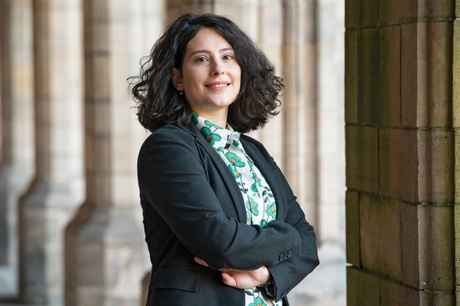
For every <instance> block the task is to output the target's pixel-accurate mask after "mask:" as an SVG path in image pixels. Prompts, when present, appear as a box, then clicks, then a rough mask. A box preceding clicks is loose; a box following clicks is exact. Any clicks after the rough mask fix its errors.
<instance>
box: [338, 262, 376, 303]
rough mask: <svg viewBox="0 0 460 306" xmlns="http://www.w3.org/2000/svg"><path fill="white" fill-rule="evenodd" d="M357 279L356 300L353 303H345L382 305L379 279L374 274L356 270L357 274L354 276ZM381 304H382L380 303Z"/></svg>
mask: <svg viewBox="0 0 460 306" xmlns="http://www.w3.org/2000/svg"><path fill="white" fill-rule="evenodd" d="M354 277H355V278H356V279H357V287H358V294H357V301H356V302H355V303H347V305H348V306H363V305H382V304H380V279H379V277H378V276H376V275H374V274H370V273H368V272H366V271H364V270H360V271H358V275H357V276H354ZM382 306H383V305H382Z"/></svg>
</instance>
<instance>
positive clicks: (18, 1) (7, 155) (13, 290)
mask: <svg viewBox="0 0 460 306" xmlns="http://www.w3.org/2000/svg"><path fill="white" fill-rule="evenodd" d="M0 5H1V6H0V14H1V17H0V31H1V32H0V39H1V41H0V48H1V50H0V53H1V62H0V79H1V101H0V102H1V106H0V111H1V121H0V125H1V127H0V131H1V140H2V142H1V145H0V149H1V153H0V157H1V164H0V270H1V272H2V274H3V275H8V278H9V282H8V283H7V286H0V296H16V294H17V293H18V292H17V291H18V284H17V282H18V275H17V268H18V256H19V253H18V240H19V237H18V209H17V207H18V203H19V198H20V196H21V195H22V194H23V193H24V192H25V190H26V189H27V187H28V186H29V184H30V181H31V179H32V176H33V174H34V171H35V169H34V159H35V156H34V154H35V150H34V133H33V124H34V117H33V116H34V105H33V101H34V96H33V95H34V85H33V69H32V68H33V48H32V46H33V41H32V37H33V35H32V28H33V27H32V1H30V0H10V1H2V2H1V4H0Z"/></svg>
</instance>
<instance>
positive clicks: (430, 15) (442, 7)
mask: <svg viewBox="0 0 460 306" xmlns="http://www.w3.org/2000/svg"><path fill="white" fill-rule="evenodd" d="M457 6H458V5H457ZM455 7H456V5H455V1H452V0H425V1H419V4H418V8H417V11H418V18H419V20H436V21H439V20H446V21H450V20H452V17H453V16H454V14H455Z"/></svg>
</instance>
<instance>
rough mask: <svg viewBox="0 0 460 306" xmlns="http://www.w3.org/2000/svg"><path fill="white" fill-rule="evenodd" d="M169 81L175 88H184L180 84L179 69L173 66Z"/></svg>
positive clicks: (181, 89) (180, 89)
mask: <svg viewBox="0 0 460 306" xmlns="http://www.w3.org/2000/svg"><path fill="white" fill-rule="evenodd" d="M171 81H172V83H173V85H174V87H176V89H177V90H179V91H183V90H184V85H183V84H182V77H181V75H180V71H179V69H176V68H173V70H172V72H171Z"/></svg>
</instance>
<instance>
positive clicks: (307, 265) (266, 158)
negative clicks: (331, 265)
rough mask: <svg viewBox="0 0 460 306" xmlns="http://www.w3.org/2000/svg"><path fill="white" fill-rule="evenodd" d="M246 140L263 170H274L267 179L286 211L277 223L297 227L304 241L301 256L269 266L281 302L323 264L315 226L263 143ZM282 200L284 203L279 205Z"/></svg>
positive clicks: (275, 290)
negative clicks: (308, 219)
mask: <svg viewBox="0 0 460 306" xmlns="http://www.w3.org/2000/svg"><path fill="white" fill-rule="evenodd" d="M245 139H246V140H247V141H248V143H247V145H246V146H245V147H246V148H247V149H249V150H250V151H251V152H252V154H254V155H259V156H258V157H259V158H257V160H258V161H259V164H258V165H257V166H258V167H259V169H266V170H267V171H270V175H268V177H267V179H270V183H271V184H272V187H273V188H276V189H275V190H273V191H274V193H275V197H276V200H277V204H278V206H279V208H280V209H281V208H282V210H283V212H282V213H281V216H279V217H278V219H277V220H278V221H282V222H285V223H286V224H289V225H291V226H293V227H294V228H295V229H296V230H297V231H298V233H299V234H300V236H301V240H302V247H301V250H300V253H299V254H297V255H294V256H291V257H290V258H289V260H284V261H280V262H279V263H277V264H275V265H273V266H269V267H268V269H269V271H270V274H271V275H272V278H273V280H274V288H270V289H272V290H271V291H272V292H270V293H271V294H272V295H273V296H274V297H275V300H277V301H278V300H280V299H281V298H283V297H285V296H286V295H287V294H288V292H289V291H290V290H292V289H293V288H294V287H295V286H296V285H297V284H299V283H300V282H301V281H302V280H303V279H304V278H305V277H306V276H307V275H308V274H310V273H311V272H312V271H313V270H314V269H315V268H316V267H317V266H318V265H319V258H318V252H317V245H316V235H315V231H314V228H313V226H312V225H310V224H309V223H308V222H307V220H306V218H305V214H304V212H303V210H302V208H301V207H300V205H299V203H298V202H297V199H296V197H295V195H294V193H293V192H292V189H291V187H290V186H289V183H288V182H287V180H286V178H285V176H284V175H283V173H282V172H281V169H279V167H278V166H277V165H276V163H275V162H274V160H273V158H272V157H271V156H270V154H269V153H268V151H267V150H266V149H265V147H264V146H263V145H262V144H261V143H260V142H258V141H256V140H254V139H252V138H248V137H245ZM254 157H256V156H254ZM256 164H257V163H256ZM268 169H270V170H268ZM278 193H280V194H278ZM277 194H278V195H277ZM279 200H282V201H281V202H279ZM269 224H270V223H269Z"/></svg>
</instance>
